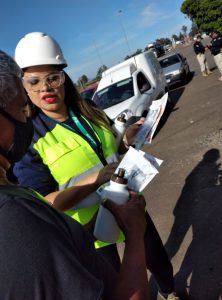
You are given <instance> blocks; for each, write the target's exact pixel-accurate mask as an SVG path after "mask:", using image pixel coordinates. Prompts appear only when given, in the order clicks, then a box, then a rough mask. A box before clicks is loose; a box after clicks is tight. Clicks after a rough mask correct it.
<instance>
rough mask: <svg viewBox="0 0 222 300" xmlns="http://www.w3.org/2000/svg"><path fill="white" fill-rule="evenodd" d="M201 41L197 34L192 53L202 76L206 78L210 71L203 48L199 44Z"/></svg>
mask: <svg viewBox="0 0 222 300" xmlns="http://www.w3.org/2000/svg"><path fill="white" fill-rule="evenodd" d="M201 39H202V37H201V35H200V34H198V35H197V37H196V41H195V43H194V45H193V48H194V52H195V53H196V56H197V60H198V63H199V65H200V70H201V72H202V75H203V76H204V77H206V76H208V75H210V74H211V73H212V72H211V71H210V69H209V66H208V63H207V60H206V56H205V47H204V45H203V44H202V43H201Z"/></svg>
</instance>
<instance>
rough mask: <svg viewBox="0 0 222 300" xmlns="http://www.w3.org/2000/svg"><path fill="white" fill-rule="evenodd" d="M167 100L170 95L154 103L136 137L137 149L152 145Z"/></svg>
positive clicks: (165, 95)
mask: <svg viewBox="0 0 222 300" xmlns="http://www.w3.org/2000/svg"><path fill="white" fill-rule="evenodd" d="M167 99H168V93H166V94H164V96H163V97H162V98H161V99H159V100H155V101H153V102H152V104H151V106H150V108H149V112H148V114H147V116H146V119H145V121H144V124H143V125H142V126H141V128H140V129H139V131H138V133H137V135H136V137H135V147H136V149H141V147H142V146H143V145H144V144H150V143H151V142H152V138H153V135H154V132H155V130H156V128H157V125H158V123H159V121H160V119H161V117H162V115H163V113H164V110H165V107H166V103H167Z"/></svg>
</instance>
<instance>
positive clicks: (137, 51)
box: [124, 49, 143, 60]
mask: <svg viewBox="0 0 222 300" xmlns="http://www.w3.org/2000/svg"><path fill="white" fill-rule="evenodd" d="M142 52H143V50H142V49H137V50H136V51H135V52H134V53H133V54H130V55H127V56H126V57H125V58H124V60H127V59H129V58H130V57H133V56H136V55H138V54H140V53H142Z"/></svg>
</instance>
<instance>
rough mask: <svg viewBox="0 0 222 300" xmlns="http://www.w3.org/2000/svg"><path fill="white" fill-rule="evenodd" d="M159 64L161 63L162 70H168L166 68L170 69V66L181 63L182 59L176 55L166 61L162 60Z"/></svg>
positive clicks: (165, 59)
mask: <svg viewBox="0 0 222 300" xmlns="http://www.w3.org/2000/svg"><path fill="white" fill-rule="evenodd" d="M159 62H160V65H161V67H162V68H166V67H169V66H172V65H174V64H177V63H179V62H180V59H179V57H178V56H177V55H174V56H169V57H166V58H164V59H161V60H159Z"/></svg>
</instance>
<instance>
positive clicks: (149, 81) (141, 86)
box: [93, 51, 168, 123]
mask: <svg viewBox="0 0 222 300" xmlns="http://www.w3.org/2000/svg"><path fill="white" fill-rule="evenodd" d="M167 91H168V86H167V83H166V80H165V77H164V73H163V70H162V69H161V67H160V64H159V63H158V60H157V59H156V57H155V56H154V54H153V52H152V51H147V52H143V53H141V54H138V55H136V56H134V57H131V58H129V59H127V60H125V61H124V62H122V63H120V64H118V65H116V66H114V67H112V68H110V69H108V70H106V71H104V72H103V73H102V78H101V80H100V83H99V85H98V88H97V91H96V93H95V94H94V96H93V101H94V102H95V103H96V104H97V105H98V106H99V107H101V108H102V109H103V110H104V111H105V112H106V114H107V115H108V116H109V117H110V118H111V119H112V120H114V121H115V119H117V118H118V117H119V116H120V115H122V114H124V115H125V117H126V119H127V120H128V123H131V122H133V121H135V120H136V119H138V118H140V117H141V116H146V115H147V113H148V111H149V107H150V105H151V103H152V101H154V100H157V99H160V98H161V97H162V96H163V95H164V94H165V93H166V92H167ZM130 121H131V122H130Z"/></svg>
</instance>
